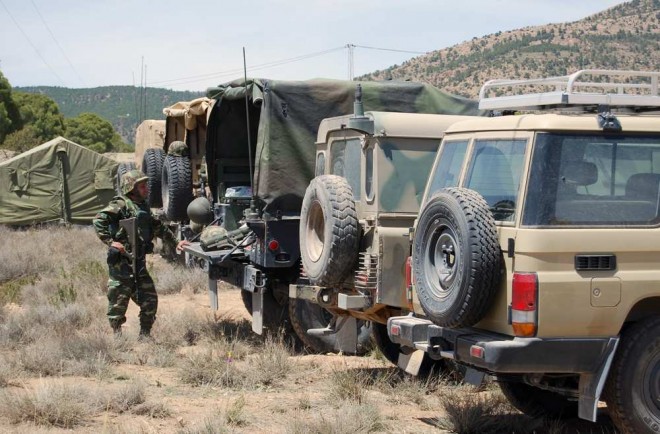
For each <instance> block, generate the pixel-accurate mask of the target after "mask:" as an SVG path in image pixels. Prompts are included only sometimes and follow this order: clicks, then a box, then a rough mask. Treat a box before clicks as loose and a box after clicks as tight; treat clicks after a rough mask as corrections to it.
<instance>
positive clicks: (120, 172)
mask: <svg viewBox="0 0 660 434" xmlns="http://www.w3.org/2000/svg"><path fill="white" fill-rule="evenodd" d="M133 169H135V163H133V162H132V161H131V162H124V163H119V166H117V185H116V188H115V191H116V192H117V196H123V194H124V193H123V192H122V191H121V177H122V176H124V174H125V173H126V172H129V171H131V170H133Z"/></svg>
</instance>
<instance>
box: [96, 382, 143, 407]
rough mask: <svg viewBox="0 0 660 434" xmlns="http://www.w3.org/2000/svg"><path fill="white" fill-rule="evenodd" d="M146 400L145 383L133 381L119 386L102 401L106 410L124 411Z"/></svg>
mask: <svg viewBox="0 0 660 434" xmlns="http://www.w3.org/2000/svg"><path fill="white" fill-rule="evenodd" d="M145 401H146V392H145V385H144V383H142V382H139V381H138V382H134V383H131V384H128V385H125V386H123V387H121V388H120V389H119V390H117V391H116V392H115V393H113V394H111V395H110V396H109V397H108V398H107V402H105V403H104V408H105V410H106V411H112V412H115V413H125V412H127V411H131V410H132V409H133V408H135V407H136V406H138V405H140V404H142V403H144V402H145Z"/></svg>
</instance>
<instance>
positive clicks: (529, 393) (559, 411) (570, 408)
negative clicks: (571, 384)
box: [499, 381, 578, 419]
mask: <svg viewBox="0 0 660 434" xmlns="http://www.w3.org/2000/svg"><path fill="white" fill-rule="evenodd" d="M499 385H500V389H501V390H502V393H503V394H504V396H505V397H506V399H508V400H509V402H510V403H511V405H513V406H514V407H516V408H517V409H518V410H520V411H522V412H523V413H525V414H526V415H528V416H531V417H542V418H551V419H570V418H575V417H577V415H578V402H577V401H571V400H570V399H568V398H567V397H566V396H563V395H560V394H558V393H555V392H551V391H549V390H543V389H539V388H538V387H533V386H530V385H528V384H525V383H521V382H518V381H500V382H499Z"/></svg>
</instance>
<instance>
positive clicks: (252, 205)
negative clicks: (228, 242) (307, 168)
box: [243, 47, 257, 215]
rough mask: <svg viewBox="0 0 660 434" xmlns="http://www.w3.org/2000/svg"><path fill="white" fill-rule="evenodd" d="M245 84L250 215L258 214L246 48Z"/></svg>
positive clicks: (244, 63) (244, 62) (244, 64)
mask: <svg viewBox="0 0 660 434" xmlns="http://www.w3.org/2000/svg"><path fill="white" fill-rule="evenodd" d="M243 83H244V85H245V119H246V121H247V141H248V165H249V168H248V171H249V172H250V190H252V199H251V200H250V214H252V215H254V214H256V212H257V210H256V203H255V196H254V166H253V165H252V139H251V137H250V104H249V103H248V83H247V62H246V61H245V47H243Z"/></svg>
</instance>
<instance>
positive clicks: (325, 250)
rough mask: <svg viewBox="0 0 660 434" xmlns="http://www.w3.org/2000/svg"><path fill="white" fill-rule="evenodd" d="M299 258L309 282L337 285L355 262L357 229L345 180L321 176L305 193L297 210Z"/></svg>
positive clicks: (352, 204) (353, 207) (351, 194)
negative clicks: (298, 211)
mask: <svg viewBox="0 0 660 434" xmlns="http://www.w3.org/2000/svg"><path fill="white" fill-rule="evenodd" d="M300 221H301V224H300V257H301V259H302V263H303V268H304V270H305V273H306V275H307V277H308V278H309V280H310V281H311V282H312V283H313V284H314V285H318V286H335V285H338V284H340V283H341V282H342V281H343V280H344V279H345V278H346V276H347V274H348V272H349V271H350V270H352V269H353V265H354V263H355V261H356V259H357V252H358V243H359V229H358V220H357V213H356V211H355V201H354V200H353V190H352V189H351V186H350V185H349V184H348V181H346V179H345V178H343V177H341V176H336V175H322V176H318V177H316V178H314V179H313V180H312V182H311V183H310V184H309V186H308V187H307V190H306V191H305V197H304V198H303V203H302V209H301V211H300Z"/></svg>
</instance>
